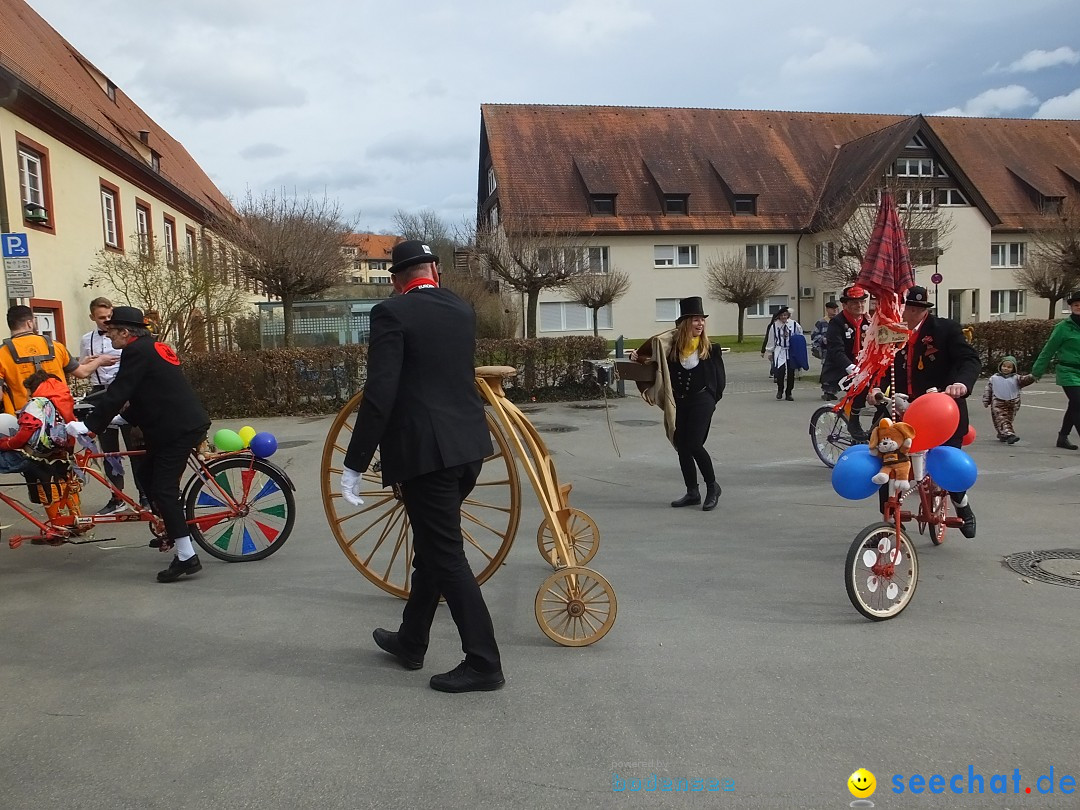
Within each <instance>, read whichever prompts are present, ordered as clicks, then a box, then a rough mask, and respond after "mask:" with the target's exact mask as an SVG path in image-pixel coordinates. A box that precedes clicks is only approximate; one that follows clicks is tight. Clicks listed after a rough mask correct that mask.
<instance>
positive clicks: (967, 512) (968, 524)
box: [956, 506, 975, 540]
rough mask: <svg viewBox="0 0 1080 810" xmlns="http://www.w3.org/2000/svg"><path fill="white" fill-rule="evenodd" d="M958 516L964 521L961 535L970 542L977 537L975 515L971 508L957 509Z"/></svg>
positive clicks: (959, 507) (962, 507)
mask: <svg viewBox="0 0 1080 810" xmlns="http://www.w3.org/2000/svg"><path fill="white" fill-rule="evenodd" d="M956 516H957V517H960V518H963V519H964V525H963V526H961V527H960V534H962V535H964V537H966V538H968V539H969V540H970V539H971V538H973V537H974V536H975V513H974V512H973V511H972V510H971V506H958V507H956Z"/></svg>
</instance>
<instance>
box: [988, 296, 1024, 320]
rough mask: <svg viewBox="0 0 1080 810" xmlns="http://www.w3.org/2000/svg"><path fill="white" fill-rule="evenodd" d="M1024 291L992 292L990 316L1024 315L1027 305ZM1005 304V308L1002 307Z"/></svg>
mask: <svg viewBox="0 0 1080 810" xmlns="http://www.w3.org/2000/svg"><path fill="white" fill-rule="evenodd" d="M1026 298H1027V296H1026V295H1024V290H991V291H990V314H991V315H1006V314H1011V315H1023V314H1024V311H1025V310H1024V307H1025V304H1026V303H1027V301H1026ZM1003 304H1004V308H1003V307H1002V305H1003Z"/></svg>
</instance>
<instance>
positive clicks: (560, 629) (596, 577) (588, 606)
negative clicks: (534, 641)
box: [535, 566, 618, 647]
mask: <svg viewBox="0 0 1080 810" xmlns="http://www.w3.org/2000/svg"><path fill="white" fill-rule="evenodd" d="M617 610H618V604H617V603H616V601H615V589H614V588H612V587H611V583H609V582H608V581H607V580H606V579H604V578H603V577H602V576H600V574H598V573H596V572H595V571H593V570H591V569H589V568H580V567H576V566H573V567H570V568H562V569H560V570H558V571H556V572H555V573H554V574H552V575H551V576H549V577H548V578H547V579H545V580H544V584H543V585H541V586H540V590H538V591H537V592H536V603H535V612H536V623H537V624H539V625H540V629H541V630H543V631H544V635H546V636H547V637H548V638H550V639H551V640H552V641H554V642H556V643H557V644H562V645H563V646H564V647H584V646H586V645H588V644H592V643H593V642H594V641H599V640H600V639H602V638H603V637H604V636H605V635H606V634H607V631H608V630H610V629H611V627H612V625H614V624H615V614H616V611H617Z"/></svg>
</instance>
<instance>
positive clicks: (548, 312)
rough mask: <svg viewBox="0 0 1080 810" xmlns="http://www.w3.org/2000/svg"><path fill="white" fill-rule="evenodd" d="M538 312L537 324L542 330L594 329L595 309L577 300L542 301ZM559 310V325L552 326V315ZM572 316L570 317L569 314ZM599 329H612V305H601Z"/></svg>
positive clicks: (582, 330) (578, 330) (579, 330)
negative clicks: (556, 326)
mask: <svg viewBox="0 0 1080 810" xmlns="http://www.w3.org/2000/svg"><path fill="white" fill-rule="evenodd" d="M537 306H538V311H537V313H536V317H537V324H538V325H539V331H541V332H584V331H589V332H591V331H592V328H593V311H592V309H591V308H590V307H586V306H583V305H581V304H579V303H577V302H576V301H541V302H540V303H539V304H538V305H537ZM556 308H558V309H557V310H556ZM556 311H557V312H558V320H559V326H558V328H552V322H553V318H552V315H553V314H554V313H555V312H556ZM568 315H569V316H570V318H568V317H567V316H568ZM598 315H599V321H600V323H599V326H598V327H597V328H598V329H599V330H610V329H611V307H610V306H606V307H600V311H599V313H598Z"/></svg>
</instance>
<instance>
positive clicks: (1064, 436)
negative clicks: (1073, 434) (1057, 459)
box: [1057, 433, 1076, 450]
mask: <svg viewBox="0 0 1080 810" xmlns="http://www.w3.org/2000/svg"><path fill="white" fill-rule="evenodd" d="M1057 446H1058V447H1060V448H1061V449H1062V450H1075V449H1076V445H1075V444H1073V443H1072V442H1070V441H1069V434H1068V433H1059V434H1058V440H1057Z"/></svg>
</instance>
